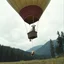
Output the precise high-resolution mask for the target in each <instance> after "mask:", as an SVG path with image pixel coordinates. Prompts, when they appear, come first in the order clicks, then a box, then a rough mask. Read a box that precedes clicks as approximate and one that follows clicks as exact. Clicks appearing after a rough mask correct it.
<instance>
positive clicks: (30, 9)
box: [7, 0, 50, 24]
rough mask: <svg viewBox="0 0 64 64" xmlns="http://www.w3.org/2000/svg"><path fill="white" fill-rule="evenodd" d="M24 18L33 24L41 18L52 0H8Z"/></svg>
mask: <svg viewBox="0 0 64 64" xmlns="http://www.w3.org/2000/svg"><path fill="white" fill-rule="evenodd" d="M7 1H8V2H9V4H10V5H11V6H12V7H13V8H14V9H15V10H16V11H17V12H18V13H19V15H20V16H21V17H22V18H23V20H24V21H25V22H26V23H28V24H32V23H34V22H36V21H38V20H39V18H40V16H41V15H42V13H43V12H44V10H45V9H46V7H47V5H48V4H49V2H50V0H7Z"/></svg>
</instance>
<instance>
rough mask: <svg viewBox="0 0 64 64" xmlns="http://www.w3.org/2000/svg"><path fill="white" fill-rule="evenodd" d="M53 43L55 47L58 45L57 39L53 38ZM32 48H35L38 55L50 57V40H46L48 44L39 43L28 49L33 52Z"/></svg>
mask: <svg viewBox="0 0 64 64" xmlns="http://www.w3.org/2000/svg"><path fill="white" fill-rule="evenodd" d="M53 44H54V48H55V47H56V45H57V42H56V40H53ZM32 50H34V51H35V53H36V54H38V55H43V56H46V57H50V56H51V52H50V41H48V42H46V44H44V45H39V46H36V47H33V48H31V49H29V50H28V51H29V52H31V51H32Z"/></svg>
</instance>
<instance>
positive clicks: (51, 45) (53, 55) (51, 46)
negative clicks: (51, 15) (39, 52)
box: [50, 39, 55, 58]
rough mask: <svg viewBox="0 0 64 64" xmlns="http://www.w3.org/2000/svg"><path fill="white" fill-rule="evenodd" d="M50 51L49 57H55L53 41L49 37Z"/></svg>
mask: <svg viewBox="0 0 64 64" xmlns="http://www.w3.org/2000/svg"><path fill="white" fill-rule="evenodd" d="M50 51H51V57H52V58H54V57H55V51H54V45H53V41H52V40H51V39H50Z"/></svg>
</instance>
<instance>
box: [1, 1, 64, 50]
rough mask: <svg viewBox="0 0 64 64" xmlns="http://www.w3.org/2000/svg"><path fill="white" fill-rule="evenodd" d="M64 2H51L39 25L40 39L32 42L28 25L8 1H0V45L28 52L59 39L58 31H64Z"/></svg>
mask: <svg viewBox="0 0 64 64" xmlns="http://www.w3.org/2000/svg"><path fill="white" fill-rule="evenodd" d="M63 6H64V1H63V0H51V1H50V3H49V5H48V7H47V8H46V10H45V11H44V13H43V14H42V16H41V18H40V20H39V21H38V23H36V24H37V25H38V28H37V27H36V29H37V31H38V38H36V39H34V40H33V41H32V42H30V41H29V39H28V37H27V31H29V29H30V28H28V26H29V25H28V24H26V23H24V21H23V19H22V18H21V17H20V16H19V14H18V13H17V12H16V11H15V10H14V9H13V8H12V7H11V6H10V5H9V4H8V2H7V1H6V0H0V44H1V45H5V46H10V47H14V48H19V49H22V50H28V49H30V48H31V47H33V46H37V45H44V44H45V43H46V42H47V41H49V40H50V39H52V40H55V39H56V38H57V31H59V32H61V31H64V19H63V17H64V8H63Z"/></svg>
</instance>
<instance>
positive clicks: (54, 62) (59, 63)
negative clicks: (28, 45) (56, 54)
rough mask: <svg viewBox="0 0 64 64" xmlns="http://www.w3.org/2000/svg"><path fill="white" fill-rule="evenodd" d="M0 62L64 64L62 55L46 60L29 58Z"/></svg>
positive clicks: (2, 63) (4, 63)
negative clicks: (27, 59)
mask: <svg viewBox="0 0 64 64" xmlns="http://www.w3.org/2000/svg"><path fill="white" fill-rule="evenodd" d="M0 64H64V57H61V58H55V59H46V60H31V61H19V62H1V63H0Z"/></svg>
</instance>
